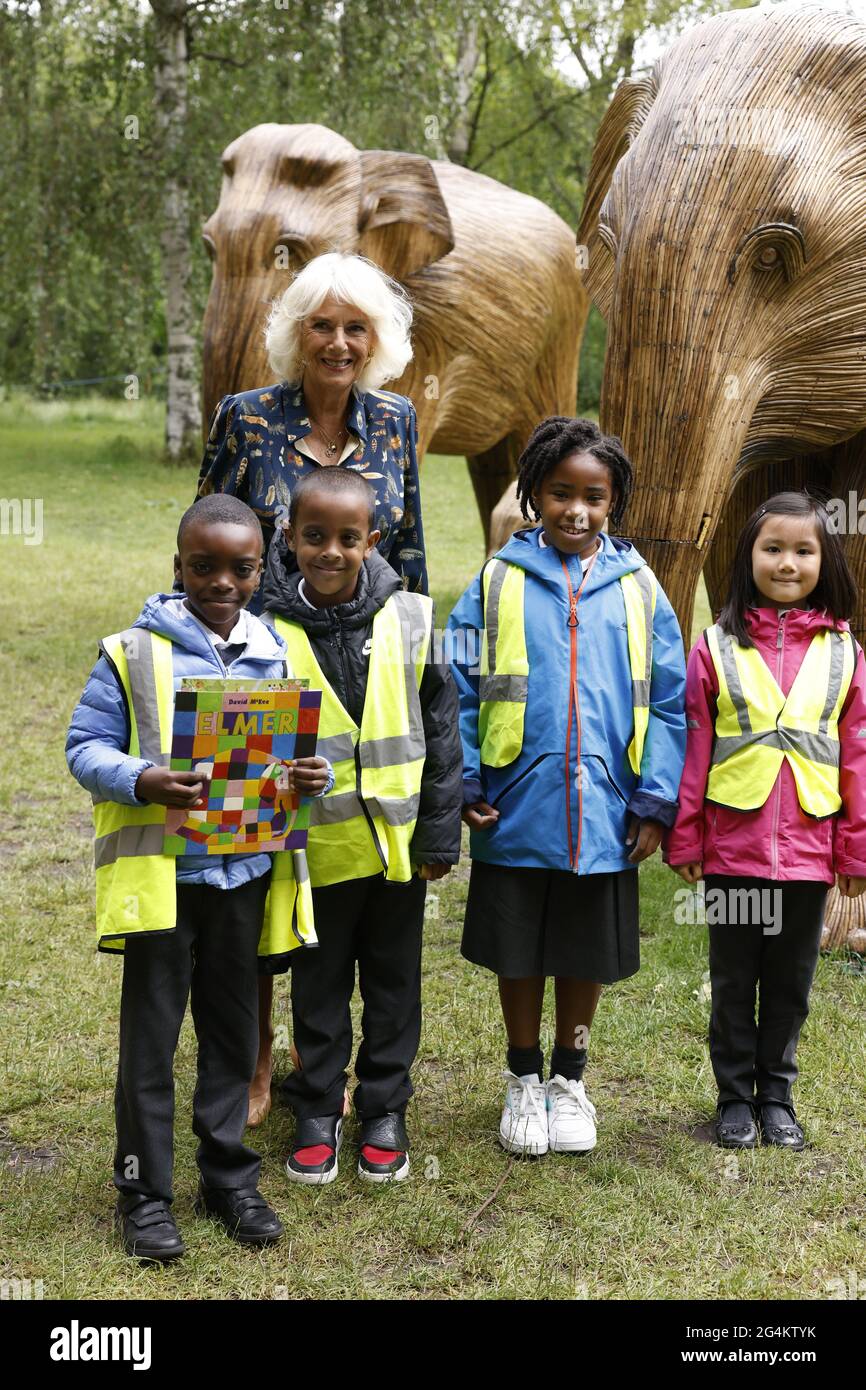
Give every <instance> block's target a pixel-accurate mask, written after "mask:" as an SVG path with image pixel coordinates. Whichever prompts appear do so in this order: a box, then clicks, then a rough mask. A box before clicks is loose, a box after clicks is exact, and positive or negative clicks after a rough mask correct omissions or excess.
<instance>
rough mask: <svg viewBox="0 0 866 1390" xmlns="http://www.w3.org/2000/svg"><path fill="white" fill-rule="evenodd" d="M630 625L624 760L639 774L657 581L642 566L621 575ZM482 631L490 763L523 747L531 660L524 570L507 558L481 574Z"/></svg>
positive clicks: (483, 723) (483, 713)
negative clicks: (629, 722)
mask: <svg viewBox="0 0 866 1390" xmlns="http://www.w3.org/2000/svg"><path fill="white" fill-rule="evenodd" d="M619 582H620V584H621V586H622V595H623V601H624V603H625V616H626V625H627V628H628V652H629V669H630V671H631V689H632V706H633V718H634V733H633V734H632V738H631V742H630V743H629V747H628V760H629V763H630V765H631V768H632V771H633V772H634V774H635V776H639V775H640V766H641V759H642V758H643V750H644V744H645V742H646V732H647V728H648V726H649V706H650V684H651V677H652V661H653V614H654V613H655V605H656V595H657V593H658V582H657V580H656V577H655V575H654V574H653V573H652V570H650V569H648V568H647V567H646V566H643V567H642V568H641V569H638V570H634V571H632V573H630V574H624V575H623V576H622V577H621V579H620V581H619ZM482 587H483V596H484V631H483V633H482V641H481V666H480V678H479V682H478V694H479V699H480V704H479V709H478V742H479V747H480V749H481V761H482V762H483V763H485V764H486V765H487V766H488V767H505V766H506V765H507V764H508V763H512V762H514V760H515V758H516V757H517V756H518V755H519V753H520V750H521V748H522V747H523V720H524V716H525V713H526V696H527V690H528V673H529V660H528V656H527V651H526V630H525V622H524V596H525V588H526V572H525V570H523V569H522V568H521V567H520V566H519V565H512V564H509V563H508V562H507V561H505V560H499V559H496V560H491V562H490V563H489V564H488V565H486V566H485V567H484V571H483V575H482Z"/></svg>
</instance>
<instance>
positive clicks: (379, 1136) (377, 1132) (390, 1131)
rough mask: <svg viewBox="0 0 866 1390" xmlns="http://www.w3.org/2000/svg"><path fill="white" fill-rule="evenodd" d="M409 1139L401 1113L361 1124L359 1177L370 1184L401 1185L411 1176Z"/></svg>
mask: <svg viewBox="0 0 866 1390" xmlns="http://www.w3.org/2000/svg"><path fill="white" fill-rule="evenodd" d="M408 1148H409V1140H408V1138H407V1137H406V1121H405V1120H404V1118H403V1116H402V1114H400V1112H399V1111H396V1110H392V1111H389V1112H388V1114H387V1115H377V1116H376V1117H375V1119H372V1120H362V1121H361V1153H360V1156H359V1158H358V1176H359V1177H361V1178H366V1180H367V1182H401V1181H402V1179H403V1178H407V1177H408V1176H409V1154H408Z"/></svg>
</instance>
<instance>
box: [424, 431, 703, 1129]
mask: <svg viewBox="0 0 866 1390" xmlns="http://www.w3.org/2000/svg"><path fill="white" fill-rule="evenodd" d="M631 489H632V469H631V465H630V463H629V461H628V459H627V458H626V456H625V453H624V451H623V448H622V445H621V443H620V441H619V440H618V439H616V438H614V437H612V436H605V435H603V434H601V433H600V431H599V429H598V428H597V426H596V425H594V424H593V423H592V422H591V421H589V420H580V419H568V418H564V417H558V416H557V417H552V418H551V419H548V420H545V421H543V422H542V423H541V424H540V425H539V426H538V427H537V429H536V430H535V431H534V433H533V435H532V437H531V438H530V440H529V443H528V444H527V447H526V450H525V451H524V453H523V455H522V456H521V459H520V463H519V476H518V483H517V493H518V498H519V500H520V505H521V510H522V512H523V515H524V516H525V517H526V518H527V520H529V519H530V514H531V515H532V517H534V519H535V520H536V521H537V522H538V523H539V524H538V525H536V526H534V527H531V528H530V529H528V530H524V531H518V532H517V533H516V534H515V535H514V536H512V537H511V539H510V540H509V541H508V542H507V544H506V545H504V546H503V547H502V549H501V550H500V551H499V552H498V553H497V555H495V556H494V557H493V558H492V560H489V561H488V562H487V564H486V565H485V566H484V569H483V570H482V571H481V573H480V574H479V575H478V576H477V577H476V578H475V579H474V580H473V581H472V583H471V584H470V586H469V588H468V589H467V590H466V592H465V593H464V594H463V596H462V598H461V599H460V600H459V602H458V603H457V606H456V607H455V609H454V611H453V613H452V614H451V617H450V619H449V629H450V631H451V638H450V640H451V643H452V657H453V667H452V669H453V672H454V677H455V680H456V682H457V686H458V690H459V693H460V729H461V735H462V741H463V759H464V774H463V776H464V796H463V800H464V811H463V817H464V820H465V821H466V822H467V823H468V825H469V826H470V830H471V837H470V847H471V856H472V874H471V880H470V885H469V897H468V901H467V906H466V919H465V924H464V932H463V945H462V951H463V955H464V956H465V957H466V958H467V959H468V960H470V961H473V962H475V963H476V964H478V965H484V966H486V967H487V968H488V969H489V970H493V971H495V973H496V974H497V975H498V977H499V995H500V1001H501V1005H502V1013H503V1017H504V1021H505V1029H506V1033H507V1035H508V1053H507V1063H508V1069H507V1071H506V1072H505V1077H506V1079H507V1091H506V1097H505V1104H504V1108H503V1111H502V1119H501V1123H500V1141H501V1143H502V1144H503V1146H504V1147H505V1148H506V1149H508V1150H509V1151H511V1152H517V1153H528V1154H543V1153H546V1152H547V1151H548V1149H551V1150H555V1151H568V1152H581V1151H586V1150H588V1149H592V1148H593V1147H594V1146H595V1143H596V1126H595V1119H596V1112H595V1107H594V1106H593V1105H592V1103H591V1102H590V1100H589V1098H588V1097H587V1094H586V1090H585V1087H584V1082H583V1073H584V1068H585V1066H586V1058H587V1045H588V1040H589V1030H590V1027H591V1024H592V1021H593V1016H594V1014H595V1010H596V1006H597V1004H598V1000H599V996H600V994H601V987H602V985H604V984H610V983H612V982H613V981H615V980H621V979H625V978H626V977H628V976H629V975H633V974H635V972H636V971H637V970H638V968H639V965H640V954H639V932H638V927H639V916H638V871H637V865H638V864H639V863H640V862H641V861H642V860H644V859H646V858H647V857H648V856H649V855H651V854H652V853H653V852H654V851H655V849H656V848H657V846H658V844H659V841H660V838H661V833H662V828H663V827H664V826H669V825H672V824H673V822H674V820H675V818H676V813H677V789H678V786H679V780H680V774H681V772H682V768H683V761H684V757H685V743H686V729H685V714H684V699H685V661H684V656H683V644H682V638H681V636H680V630H679V627H678V625H677V620H676V617H675V616H674V613H673V610H672V608H671V605H670V603H669V602H668V599H667V598H666V596H665V594H664V593H663V591H662V589H661V588H660V586H659V585H658V582H657V581H656V579H655V576H654V575H653V574H652V572H651V571H650V569H649V568H648V566H647V565H646V563H645V561H644V560H643V558H642V557H641V556H640V555H639V554H638V552H637V550H635V548H634V546H633V545H631V544H630V543H629V542H628V541H625V540H621V539H620V538H619V537H614V536H611V535H608V534H607V533H606V532H604V531H603V529H602V528H603V526H604V523H605V521H609V522H610V524H611V525H612V526H614V527H617V528H618V527H619V525H620V523H621V521H622V518H623V515H624V512H625V509H626V505H627V503H628V499H629V496H630V493H631ZM548 976H553V977H554V979H555V997H556V1033H555V1045H554V1048H553V1054H552V1057H551V1062H550V1080H549V1081H548V1082H547V1083H545V1081H544V1059H543V1056H542V1051H541V1045H540V1025H541V1012H542V1003H543V998H544V987H545V980H546V978H547V977H548Z"/></svg>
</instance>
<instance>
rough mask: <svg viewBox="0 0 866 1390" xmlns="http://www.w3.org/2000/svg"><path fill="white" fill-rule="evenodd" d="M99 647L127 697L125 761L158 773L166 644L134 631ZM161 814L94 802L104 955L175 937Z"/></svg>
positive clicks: (165, 708)
mask: <svg viewBox="0 0 866 1390" xmlns="http://www.w3.org/2000/svg"><path fill="white" fill-rule="evenodd" d="M100 647H101V650H102V652H103V654H104V655H105V656H106V657H107V658H108V660H109V662H110V663H111V665H112V666H113V667H114V670H115V671H116V672H117V677H118V679H119V681H120V684H121V686H122V687H123V691H124V694H125V696H126V706H127V710H128V712H129V753H130V756H131V757H133V758H146V759H147V760H148V761H149V762H153V763H156V764H157V765H158V766H164V765H165V764H166V763H167V762H168V756H169V748H170V747H171V725H172V717H173V711H174V680H173V665H172V651H171V648H172V644H171V642H170V641H169V639H168V638H167V637H162V636H160V635H159V634H158V633H155V632H148V631H147V630H146V629H145V628H137V627H136V628H129V629H128V630H127V631H126V632H118V633H115V634H114V635H113V636H112V637H106V638H104V639H103V641H102V642H101V643H100ZM165 811H166V808H165V807H164V806H156V805H153V804H148V805H146V806H123V805H121V804H120V803H119V802H117V801H98V800H94V805H93V828H94V835H95V843H94V861H95V865H96V933H97V940H98V943H99V945H100V946H103V948H105V947H107V948H108V949H111V950H115V951H119V950H122V949H123V941H124V939H125V938H126V937H128V936H137V935H141V934H144V933H148V934H150V933H156V932H166V931H173V930H174V927H175V921H176V913H177V895H176V880H175V861H174V860H173V859H172V858H171V857H170V856H168V855H165V854H163V852H162V847H163V841H164V837H165Z"/></svg>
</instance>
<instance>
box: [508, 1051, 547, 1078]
mask: <svg viewBox="0 0 866 1390" xmlns="http://www.w3.org/2000/svg"><path fill="white" fill-rule="evenodd" d="M506 1056H507V1058H508V1070H509V1071H513V1072H514V1075H515V1076H531V1075H532V1074H533V1072H535V1073H536V1075H537V1076H538V1079H539V1081H541V1080H543V1078H544V1054H543V1052H542V1051H541V1044H540V1043H536V1044H535V1046H534V1047H510V1046H509V1048H508V1052H507V1053H506Z"/></svg>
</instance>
